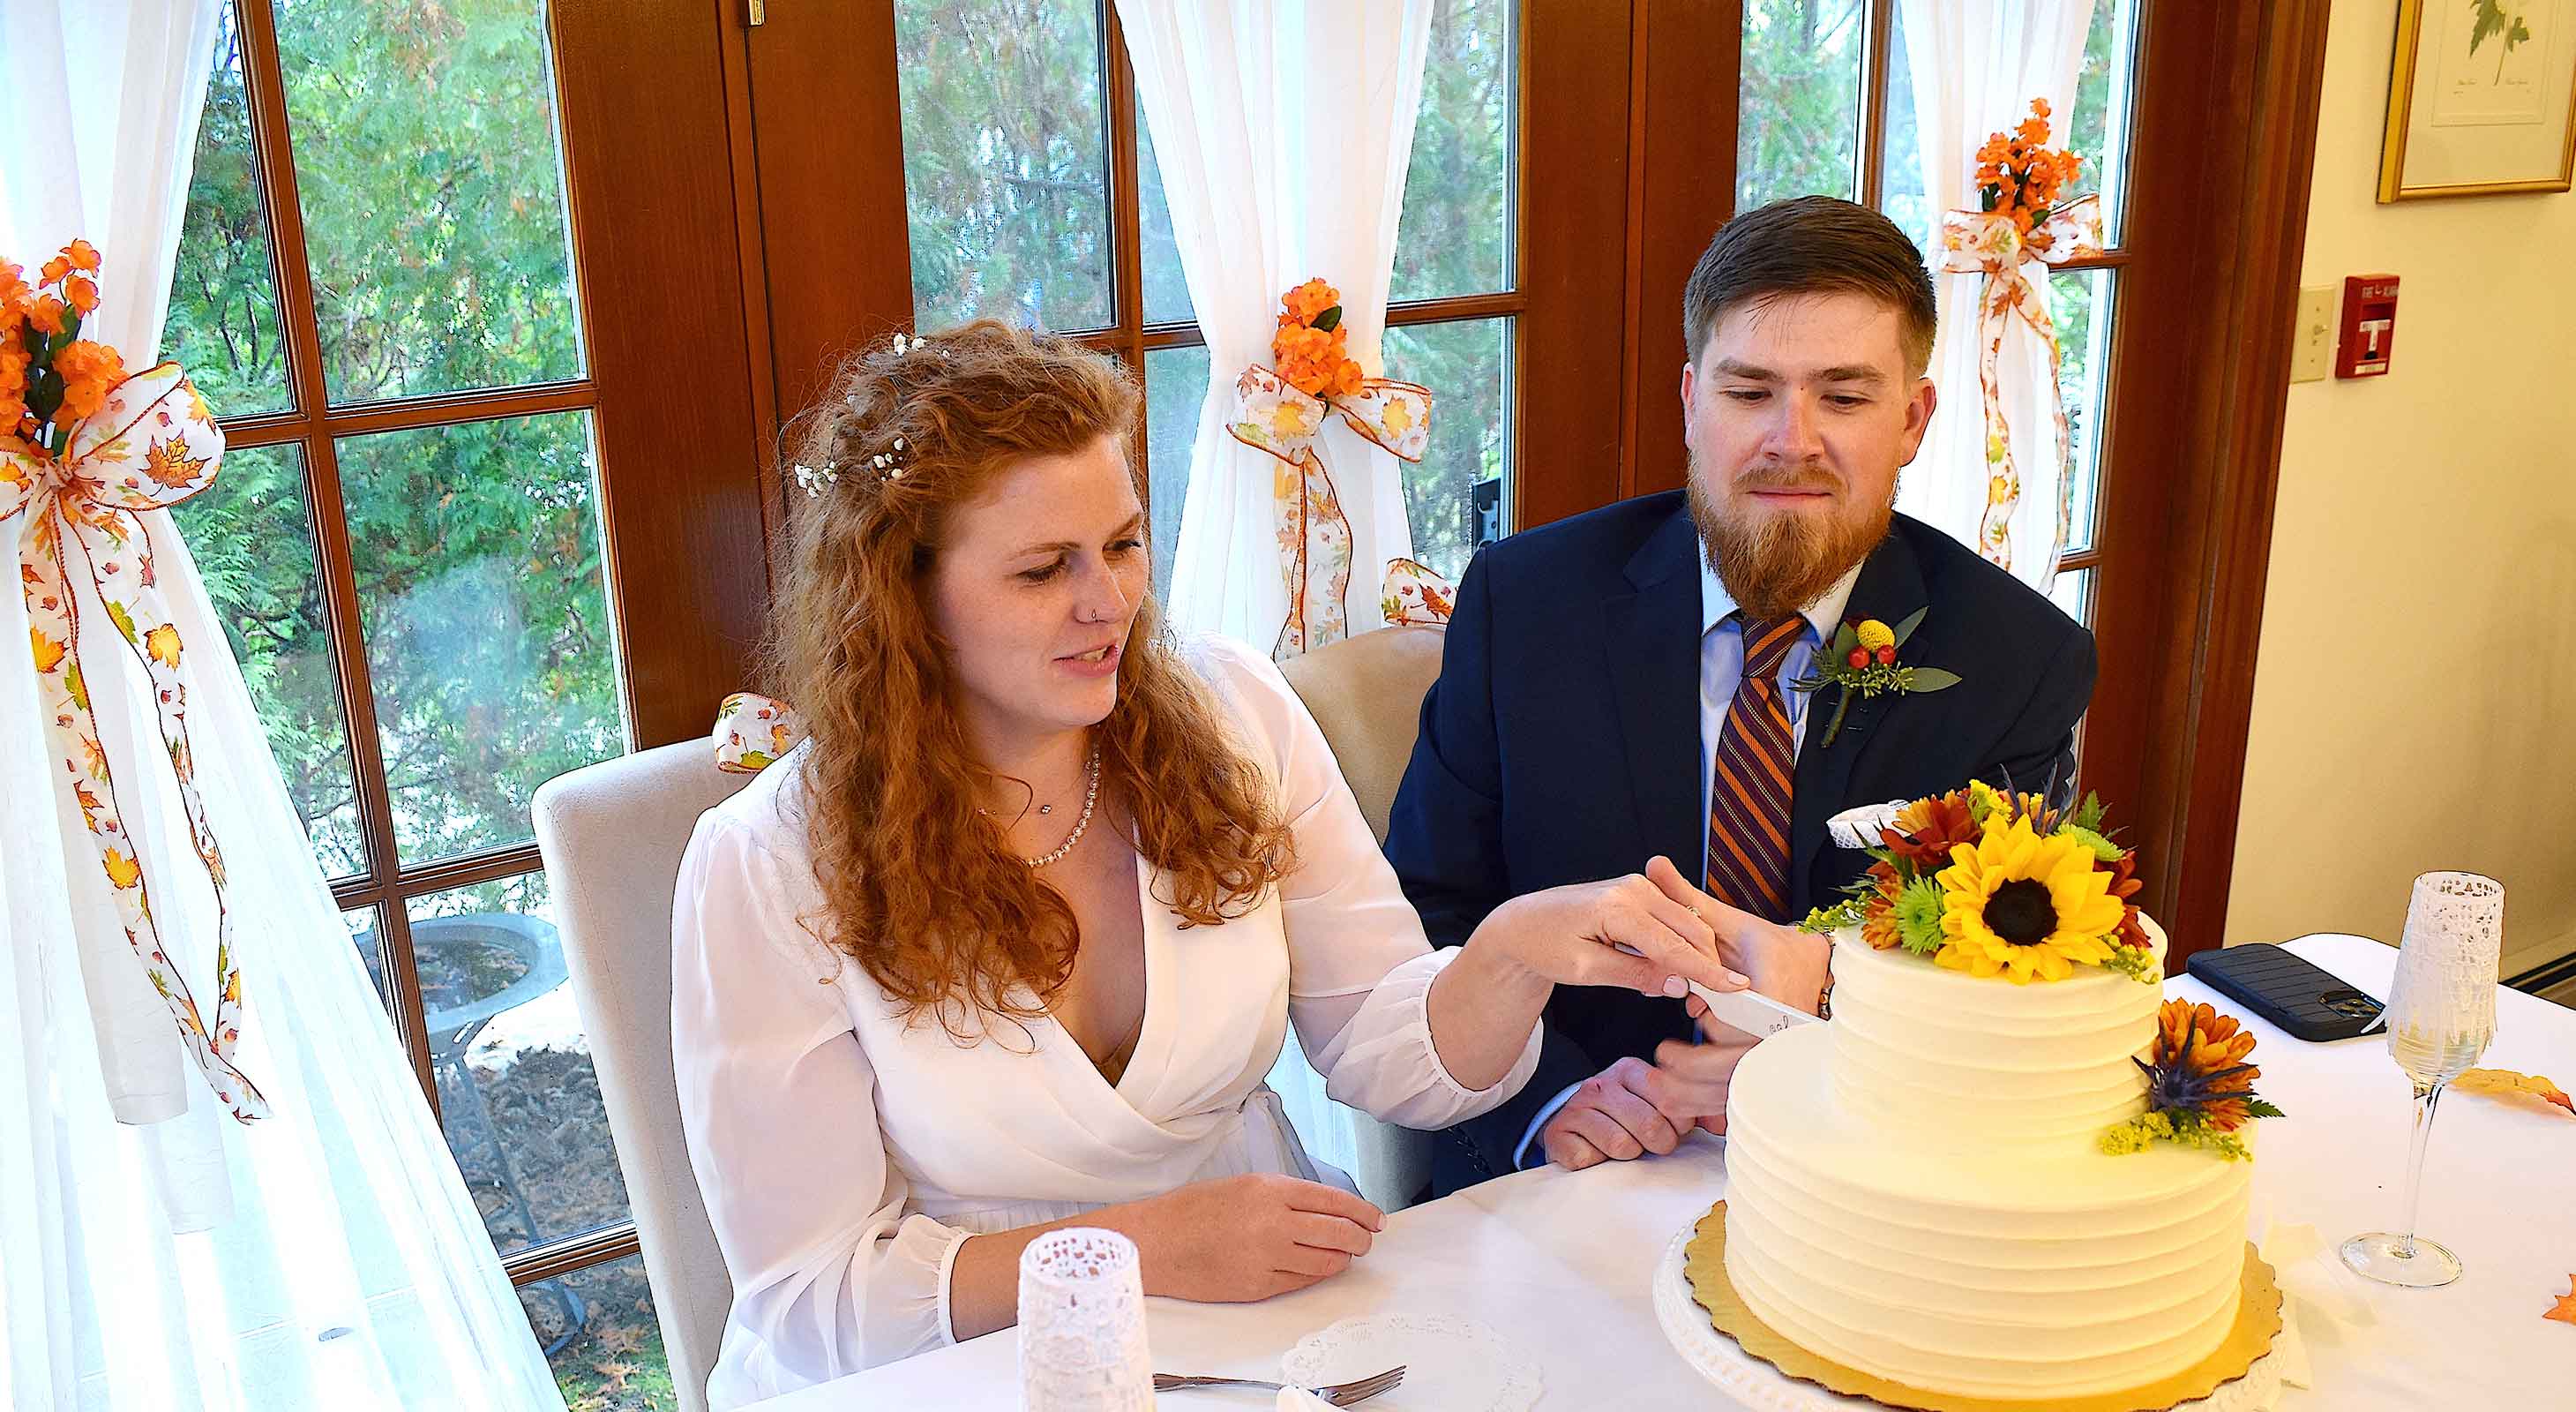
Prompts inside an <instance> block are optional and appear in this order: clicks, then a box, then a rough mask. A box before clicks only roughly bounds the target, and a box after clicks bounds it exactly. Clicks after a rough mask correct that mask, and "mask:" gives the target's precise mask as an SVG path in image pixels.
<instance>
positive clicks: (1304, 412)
mask: <svg viewBox="0 0 2576 1412" xmlns="http://www.w3.org/2000/svg"><path fill="white" fill-rule="evenodd" d="M1335 416H1339V417H1340V418H1341V419H1342V422H1343V424H1344V425H1346V426H1348V427H1349V428H1350V429H1351V430H1352V431H1354V432H1357V433H1359V435H1360V436H1362V437H1364V438H1366V439H1367V440H1369V441H1371V442H1374V443H1376V444H1377V445H1379V446H1382V447H1384V448H1386V449H1387V450H1388V451H1389V452H1391V453H1393V454H1394V455H1396V456H1397V457H1399V458H1401V459H1403V460H1406V461H1419V460H1421V459H1422V453H1423V451H1424V450H1425V449H1426V448H1427V447H1428V446H1429V445H1430V441H1431V389H1429V388H1427V387H1423V386H1421V385H1419V384H1417V383H1410V382H1397V381H1395V380H1394V379H1392V378H1373V377H1363V378H1361V379H1359V385H1358V387H1357V389H1356V390H1354V391H1351V392H1348V393H1335V394H1334V395H1333V396H1331V397H1329V398H1327V397H1317V396H1315V395H1313V394H1311V393H1309V392H1306V391H1305V390H1304V389H1302V388H1299V387H1298V386H1296V385H1295V384H1293V383H1291V382H1289V381H1288V379H1287V378H1285V377H1283V376H1281V375H1280V374H1279V373H1278V372H1277V371H1276V370H1274V369H1271V368H1268V367H1264V366H1262V365H1260V364H1258V363H1256V364H1254V365H1253V366H1251V367H1249V368H1246V369H1244V370H1243V376H1241V377H1239V378H1237V379H1235V384H1234V415H1233V417H1232V418H1230V419H1229V420H1228V421H1227V423H1226V430H1227V431H1229V432H1231V433H1232V434H1233V436H1234V439H1235V440H1237V441H1240V442H1242V443H1243V444H1244V445H1246V446H1250V447H1254V448H1257V449H1259V450H1262V451H1267V452H1269V453H1270V454H1271V455H1273V456H1275V457H1277V458H1279V464H1278V466H1276V467H1275V468H1274V470H1273V475H1272V478H1271V505H1272V510H1273V515H1274V520H1273V524H1274V528H1275V530H1276V532H1277V534H1278V538H1279V565H1280V570H1281V572H1282V573H1283V574H1284V575H1285V576H1286V578H1287V580H1288V620H1287V621H1286V622H1285V623H1284V624H1282V625H1281V626H1280V629H1279V640H1278V642H1277V643H1276V644H1275V645H1274V646H1273V647H1272V649H1271V655H1272V656H1274V657H1283V658H1284V657H1293V656H1295V655H1297V654H1298V653H1301V652H1305V651H1308V650H1311V649H1313V648H1317V647H1321V646H1323V645H1324V644H1325V643H1328V642H1333V641H1336V640H1338V639H1340V638H1343V637H1347V636H1349V623H1348V621H1347V614H1346V613H1345V611H1344V609H1343V606H1342V596H1343V595H1344V594H1345V593H1347V592H1348V591H1349V589H1350V586H1351V521H1350V517H1349V516H1348V515H1347V514H1345V513H1343V510H1342V501H1341V496H1340V494H1339V493H1338V492H1336V491H1335V490H1334V488H1333V477H1332V473H1331V472H1329V471H1327V470H1326V469H1325V468H1324V462H1323V458H1322V457H1321V456H1319V455H1317V454H1316V451H1315V442H1316V439H1317V438H1318V437H1320V436H1322V435H1323V432H1324V426H1325V424H1326V422H1328V421H1329V420H1331V419H1332V418H1333V417H1335ZM1408 590H1409V591H1408ZM1381 599H1382V601H1383V602H1385V603H1387V604H1389V605H1394V606H1396V607H1397V608H1398V610H1399V611H1405V610H1410V611H1409V612H1407V614H1406V616H1404V617H1402V618H1398V617H1397V616H1395V615H1394V614H1392V613H1391V614H1390V616H1389V621H1390V622H1394V621H1407V622H1411V621H1445V620H1446V618H1447V614H1446V612H1445V611H1439V610H1440V609H1445V607H1446V605H1447V603H1448V585H1447V584H1445V583H1442V582H1440V581H1439V576H1438V575H1436V574H1433V573H1432V572H1431V571H1430V570H1429V569H1426V568H1424V567H1422V566H1421V565H1420V564H1417V563H1415V562H1413V561H1412V560H1410V559H1398V560H1395V561H1394V562H1393V563H1392V564H1390V565H1389V566H1388V573H1387V579H1386V582H1385V585H1384V591H1383V592H1382V594H1381ZM1418 605H1437V606H1436V607H1434V608H1428V609H1426V608H1425V607H1422V606H1418ZM1425 611H1431V612H1437V617H1436V618H1416V617H1414V616H1412V614H1415V613H1422V612H1425Z"/></svg>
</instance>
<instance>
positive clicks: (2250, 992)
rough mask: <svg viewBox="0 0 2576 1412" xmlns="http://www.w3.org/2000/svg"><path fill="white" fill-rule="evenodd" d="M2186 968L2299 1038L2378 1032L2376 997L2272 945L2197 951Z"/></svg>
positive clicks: (2378, 1006) (2227, 995)
mask: <svg viewBox="0 0 2576 1412" xmlns="http://www.w3.org/2000/svg"><path fill="white" fill-rule="evenodd" d="M2185 969H2187V970H2189V971H2190V972H2191V974H2192V975H2193V976H2195V977H2197V978H2198V979H2199V980H2200V982H2201V983H2202V984H2203V985H2206V986H2208V987H2209V988H2210V989H2211V990H2214V991H2217V992H2218V993H2219V994H2221V995H2224V996H2226V997H2227V998H2229V999H2231V1000H2234V1001H2236V1002H2238V1003H2240V1004H2242V1005H2244V1006H2245V1007H2246V1008H2247V1009H2249V1010H2252V1011H2253V1012H2254V1013H2255V1014H2257V1015H2260V1016H2262V1017H2263V1018H2264V1019H2266V1020H2269V1021H2271V1022H2272V1023H2273V1024H2275V1025H2278V1026H2280V1027H2281V1028H2282V1029H2283V1030H2285V1031H2287V1032H2288V1033H2289V1034H2290V1035H2291V1036H2292V1037H2294V1038H2297V1039H2304V1040H2316V1041H2322V1040H2332V1039H2351V1038H2353V1037H2354V1036H2356V1035H2364V1034H2369V1033H2371V1032H2372V1031H2374V1030H2376V1029H2378V1028H2379V1011H2380V1003H2379V1002H2378V1001H2377V1000H2376V999H2373V998H2372V997H2370V996H2368V995H2364V994H2363V993H2361V992H2360V991H2358V990H2355V989H2353V988H2352V986H2351V985H2350V984H2349V983H2347V982H2346V981H2345V980H2344V979H2343V978H2342V977H2341V976H2338V975H2336V974H2334V973H2333V972H2332V971H2329V970H2326V969H2325V968H2324V967H2322V966H2319V965H2317V964H2316V963H2314V962H2312V961H2309V960H2307V959H2305V958H2304V957H2301V956H2299V955H2298V954H2297V953H2295V952H2291V951H2285V950H2283V949H2282V948H2280V947H2278V946H2275V945H2273V944H2272V943H2270V942H2257V943H2254V944H2251V945H2246V946H2229V947H2222V948H2219V949H2217V950H2214V951H2202V952H2197V953H2195V954H2194V955H2193V956H2192V958H2191V961H2190V963H2189V964H2188V965H2187V966H2186V968H2185Z"/></svg>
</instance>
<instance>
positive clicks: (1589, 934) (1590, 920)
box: [1468, 857, 1751, 996]
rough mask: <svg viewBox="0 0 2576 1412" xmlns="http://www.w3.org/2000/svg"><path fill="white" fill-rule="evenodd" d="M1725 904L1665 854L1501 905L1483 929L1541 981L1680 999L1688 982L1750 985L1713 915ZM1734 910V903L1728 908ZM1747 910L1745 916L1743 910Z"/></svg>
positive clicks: (1476, 939) (1720, 987) (1722, 987)
mask: <svg viewBox="0 0 2576 1412" xmlns="http://www.w3.org/2000/svg"><path fill="white" fill-rule="evenodd" d="M1721 906H1723V904H1721V903H1718V902H1717V901H1715V900H1714V899H1712V898H1710V897H1709V896H1708V895H1707V894H1706V893H1703V892H1701V891H1700V890H1699V889H1698V888H1695V887H1692V886H1691V885H1690V883H1689V882H1688V881H1686V880H1685V879H1684V878H1683V877H1682V875H1681V871H1680V870H1679V869H1677V868H1675V867H1674V866H1673V865H1672V863H1671V861H1670V860H1668V859H1665V858H1662V857H1657V858H1655V859H1653V860H1652V861H1650V862H1648V863H1647V864H1646V871H1645V872H1644V873H1642V874H1640V873H1630V874H1628V875H1627V876H1625V877H1618V878H1611V879H1608V880H1607V881H1603V882H1592V883H1573V884H1570V885H1568V886H1565V887H1553V888H1549V889H1548V890H1546V891H1545V892H1532V893H1525V894H1523V895H1522V896H1519V897H1515V898H1513V899H1512V900H1511V901H1509V902H1506V903H1504V904H1503V905H1502V906H1500V907H1497V908H1495V909H1494V911H1493V913H1492V914H1491V915H1490V916H1488V917H1487V918H1486V919H1485V923H1484V925H1483V926H1480V927H1478V928H1477V929H1476V934H1475V935H1474V936H1472V937H1470V938H1468V945H1469V946H1470V947H1474V946H1476V945H1477V944H1479V943H1483V944H1486V945H1488V946H1491V947H1494V948H1496V949H1498V950H1499V952H1500V953H1501V954H1502V955H1503V956H1504V957H1506V958H1507V959H1509V960H1510V961H1512V962H1513V963H1514V964H1516V965H1518V966H1520V967H1521V968H1522V969H1524V970H1526V971H1528V972H1529V973H1530V974H1532V975H1534V976H1537V977H1538V978H1540V979H1542V980H1546V981H1550V982H1554V983H1556V984H1559V985H1604V986H1619V987H1623V988H1625V989H1628V990H1633V991H1636V992H1637V993H1639V994H1641V995H1669V996H1679V995H1683V994H1685V993H1686V987H1685V985H1684V982H1686V981H1697V982H1699V983H1700V984H1701V985H1704V986H1707V987H1708V988H1709V989H1711V990H1716V991H1729V990H1743V989H1745V988H1746V987H1747V986H1749V985H1750V984H1751V982H1750V981H1749V980H1747V979H1746V978H1745V977H1744V976H1742V975H1741V974H1738V973H1737V972H1736V971H1735V970H1734V969H1733V968H1731V967H1729V966H1728V965H1727V964H1726V962H1725V960H1724V959H1722V958H1723V954H1724V953H1723V950H1722V948H1721V943H1720V938H1719V936H1718V933H1717V931H1716V929H1715V928H1714V927H1713V926H1712V922H1714V921H1715V920H1717V918H1718V916H1719V914H1718V913H1717V912H1716V911H1715V910H1713V909H1716V908H1719V907H1721ZM1727 910H1729V911H1732V910H1733V909H1727ZM1738 915H1741V914H1738Z"/></svg>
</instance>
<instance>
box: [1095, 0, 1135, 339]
mask: <svg viewBox="0 0 2576 1412" xmlns="http://www.w3.org/2000/svg"><path fill="white" fill-rule="evenodd" d="M1100 14H1101V37H1100V48H1101V57H1102V59H1103V61H1104V62H1103V72H1104V73H1105V74H1106V75H1107V79H1108V96H1107V103H1108V108H1109V227H1110V248H1111V250H1112V251H1113V252H1114V255H1113V258H1114V260H1115V262H1116V277H1115V279H1114V281H1113V287H1114V290H1115V293H1114V296H1113V297H1114V299H1115V303H1116V318H1117V333H1118V351H1119V353H1120V354H1121V355H1122V356H1124V357H1125V358H1126V360H1127V366H1129V367H1131V368H1133V369H1135V370H1136V377H1137V380H1138V381H1139V382H1140V383H1141V382H1142V381H1143V379H1144V376H1145V230H1144V215H1143V204H1144V193H1143V192H1142V191H1140V190H1139V189H1138V186H1137V173H1136V161H1137V158H1136V70H1135V67H1134V66H1133V65H1132V64H1130V63H1129V62H1128V58H1127V39H1126V33H1125V31H1124V30H1122V29H1121V28H1120V27H1119V24H1118V11H1117V8H1116V7H1115V6H1114V5H1111V4H1110V3H1109V0H1101V6H1100Z"/></svg>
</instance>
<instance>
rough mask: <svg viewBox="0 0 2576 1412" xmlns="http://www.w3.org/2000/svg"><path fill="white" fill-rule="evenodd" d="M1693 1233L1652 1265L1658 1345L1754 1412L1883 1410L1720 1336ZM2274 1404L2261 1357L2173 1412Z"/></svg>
mask: <svg viewBox="0 0 2576 1412" xmlns="http://www.w3.org/2000/svg"><path fill="white" fill-rule="evenodd" d="M1695 1229H1696V1226H1695V1225H1694V1226H1687V1227H1684V1228H1683V1229H1682V1231H1681V1233H1680V1234H1678V1235H1675V1236H1674V1237H1673V1240H1672V1244H1670V1245H1667V1246H1665V1247H1664V1258H1663V1259H1662V1260H1660V1261H1658V1262H1656V1265H1655V1322H1656V1323H1658V1324H1661V1325H1663V1329H1664V1338H1665V1339H1666V1340H1667V1341H1668V1342H1670V1343H1671V1344H1672V1346H1673V1350H1674V1351H1675V1352H1677V1353H1679V1354H1681V1356H1682V1361H1683V1362H1685V1363H1688V1364H1690V1365H1691V1367H1693V1368H1695V1369H1697V1370H1699V1374H1700V1376H1701V1377H1704V1378H1706V1379H1708V1380H1709V1381H1710V1382H1712V1383H1715V1384H1717V1385H1718V1386H1719V1387H1721V1388H1723V1389H1725V1390H1726V1392H1727V1393H1728V1394H1729V1395H1730V1396H1732V1397H1734V1398H1736V1399H1737V1400H1738V1401H1740V1402H1742V1403H1743V1404H1744V1405H1745V1406H1747V1407H1751V1408H1755V1409H1757V1412H1848V1409H1854V1408H1872V1407H1879V1406H1882V1405H1883V1404H1881V1403H1878V1402H1874V1401H1871V1400H1870V1399H1868V1398H1866V1397H1845V1396H1843V1395H1842V1394H1840V1393H1834V1392H1827V1391H1826V1390H1825V1389H1823V1388H1820V1387H1818V1386H1816V1385H1815V1384H1814V1383H1804V1382H1799V1381H1797V1380H1796V1379H1794V1378H1788V1377H1783V1376H1782V1375H1781V1373H1780V1370H1779V1369H1777V1368H1774V1367H1772V1366H1771V1365H1770V1364H1768V1363H1765V1362H1763V1361H1762V1360H1761V1359H1759V1358H1756V1357H1754V1356H1752V1355H1751V1354H1749V1353H1746V1352H1745V1351H1744V1350H1743V1349H1742V1348H1740V1347H1738V1346H1737V1345H1736V1342H1735V1340H1734V1339H1731V1338H1728V1337H1727V1336H1726V1335H1724V1334H1722V1333H1719V1332H1718V1331H1717V1329H1716V1327H1715V1326H1713V1325H1711V1324H1710V1323H1709V1321H1708V1311H1707V1310H1705V1309H1702V1308H1700V1307H1699V1302H1698V1301H1697V1300H1695V1299H1693V1298H1692V1297H1691V1287H1690V1276H1689V1275H1687V1274H1685V1273H1684V1272H1683V1270H1682V1261H1683V1249H1684V1247H1686V1246H1688V1245H1689V1244H1690V1239H1691V1235H1692V1233H1693V1231H1694V1230H1695ZM2280 1400H2281V1370H2280V1367H2279V1365H2278V1364H2277V1363H2276V1362H2275V1361H2274V1359H2273V1357H2272V1355H2271V1354H2269V1353H2266V1354H2264V1355H2263V1356H2262V1357H2260V1358H2257V1359H2255V1360H2254V1366H2252V1367H2250V1368H2248V1369H2246V1370H2245V1376H2243V1377H2241V1378H2237V1379H2235V1380H2234V1381H2232V1382H2225V1383H2221V1384H2219V1385H2218V1390H2217V1391H2215V1392H2212V1393H2211V1394H2210V1395H2209V1396H2207V1397H2203V1398H2197V1399H2194V1400H2193V1401H2190V1402H2184V1403H2177V1404H2176V1405H2175V1407H2174V1409H2173V1412H2272V1409H2273V1407H2274V1406H2276V1405H2277V1404H2278V1403H2279V1402H2280Z"/></svg>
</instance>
